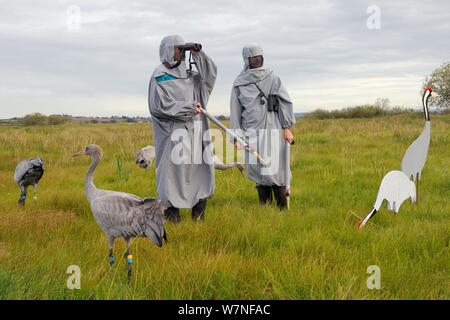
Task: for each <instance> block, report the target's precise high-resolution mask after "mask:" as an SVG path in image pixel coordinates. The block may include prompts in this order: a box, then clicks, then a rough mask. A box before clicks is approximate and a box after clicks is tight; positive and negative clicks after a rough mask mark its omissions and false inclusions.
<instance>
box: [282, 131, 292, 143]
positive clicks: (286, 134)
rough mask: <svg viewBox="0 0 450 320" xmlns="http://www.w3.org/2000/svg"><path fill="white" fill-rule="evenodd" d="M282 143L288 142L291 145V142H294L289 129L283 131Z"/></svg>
mask: <svg viewBox="0 0 450 320" xmlns="http://www.w3.org/2000/svg"><path fill="white" fill-rule="evenodd" d="M284 141H288V142H289V143H291V144H292V141H294V136H293V135H292V132H291V130H290V129H289V128H285V129H284Z"/></svg>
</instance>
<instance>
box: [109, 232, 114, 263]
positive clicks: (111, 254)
mask: <svg viewBox="0 0 450 320" xmlns="http://www.w3.org/2000/svg"><path fill="white" fill-rule="evenodd" d="M108 246H109V266H110V267H112V266H113V264H114V256H113V246H114V238H113V237H108Z"/></svg>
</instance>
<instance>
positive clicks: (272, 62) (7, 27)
mask: <svg viewBox="0 0 450 320" xmlns="http://www.w3.org/2000/svg"><path fill="white" fill-rule="evenodd" d="M371 5H375V6H377V7H378V8H379V9H380V20H379V27H380V28H379V29H377V28H376V27H377V21H378V20H374V19H375V18H376V13H374V11H371V10H369V13H368V12H367V9H368V7H369V6H371ZM78 9H79V10H80V15H79V19H78V18H77V17H78V16H77V10H78ZM368 19H369V26H370V27H371V28H368V26H367V22H368ZM77 21H80V24H79V28H78V27H77V26H78V25H77ZM374 27H375V28H374ZM169 34H180V35H181V36H182V37H183V38H184V39H185V40H186V41H198V42H201V43H203V47H204V50H205V52H206V53H207V54H208V55H210V56H211V57H212V59H213V60H214V61H215V62H216V64H217V67H218V77H217V81H216V85H215V88H214V90H213V93H212V95H211V97H210V101H209V106H208V108H209V109H210V110H211V111H212V112H213V113H214V114H229V95H230V90H231V84H232V82H233V80H234V78H235V77H236V75H237V74H238V73H239V72H240V70H241V69H242V67H243V61H242V56H241V50H242V47H243V46H244V45H245V44H248V43H252V42H257V43H259V44H260V45H261V46H262V47H263V49H264V51H265V65H266V66H268V67H269V68H272V69H273V70H274V71H275V72H276V73H277V74H278V75H279V76H280V78H281V80H282V82H283V84H284V85H285V87H286V88H287V90H288V92H289V94H290V96H291V98H292V100H293V102H294V110H295V112H308V111H311V110H314V109H316V108H319V107H320V108H325V109H334V108H342V107H345V106H354V105H358V104H365V103H373V102H374V101H375V99H376V98H378V97H388V98H389V99H390V100H391V103H392V104H393V105H403V106H406V107H413V108H416V107H417V108H419V107H420V90H421V85H422V82H423V80H424V78H425V77H426V76H427V75H429V74H430V73H431V72H432V71H433V70H434V69H435V68H437V67H439V66H440V65H441V64H442V63H444V62H448V61H450V1H448V0H442V1H413V0H411V1H396V2H395V3H394V1H379V0H373V1H337V0H336V1H331V0H330V1H326V0H314V1H301V2H300V1H269V0H267V1H266V0H264V1H263V0H257V1H242V0H239V1H233V0H231V1H230V0H228V1H218V2H217V3H216V2H214V1H207V0H204V1H171V0H159V1H153V0H151V1H113V0H110V1H107V0H103V1H92V0H87V1H36V0H34V1H1V0H0V70H1V72H0V118H10V117H15V116H23V115H25V114H27V113H31V112H41V113H44V114H47V115H48V114H55V113H56V114H61V113H65V114H71V115H92V116H111V115H129V116H148V115H149V112H148V106H147V90H148V81H149V77H150V75H151V73H152V71H153V69H154V68H155V67H156V66H157V65H158V64H159V56H158V54H159V43H160V40H161V38H162V37H164V36H165V35H169Z"/></svg>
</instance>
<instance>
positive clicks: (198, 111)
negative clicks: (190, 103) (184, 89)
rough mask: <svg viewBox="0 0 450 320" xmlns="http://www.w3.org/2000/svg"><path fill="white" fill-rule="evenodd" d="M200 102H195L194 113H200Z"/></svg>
mask: <svg viewBox="0 0 450 320" xmlns="http://www.w3.org/2000/svg"><path fill="white" fill-rule="evenodd" d="M201 106H202V105H201V104H200V103H197V106H196V107H195V114H200V113H202V111H201V110H200V108H201Z"/></svg>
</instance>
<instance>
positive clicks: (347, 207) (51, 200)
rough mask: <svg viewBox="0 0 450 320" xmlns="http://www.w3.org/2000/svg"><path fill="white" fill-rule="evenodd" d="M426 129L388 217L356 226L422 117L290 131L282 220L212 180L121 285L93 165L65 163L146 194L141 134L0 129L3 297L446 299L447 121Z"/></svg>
mask: <svg viewBox="0 0 450 320" xmlns="http://www.w3.org/2000/svg"><path fill="white" fill-rule="evenodd" d="M431 122H432V123H431V127H432V138H431V145H430V149H429V153H428V160H427V163H426V165H425V168H424V170H423V172H422V181H421V182H420V194H419V203H418V205H416V204H411V203H410V202H409V201H406V202H404V203H403V205H402V207H401V209H400V213H399V214H398V215H396V216H394V214H393V213H392V212H391V211H387V209H386V206H385V204H384V205H383V207H382V209H381V210H380V212H379V213H378V214H377V215H376V216H375V217H374V218H373V219H372V220H371V221H372V222H373V224H368V225H367V226H366V227H364V228H363V229H361V230H358V229H357V227H356V225H357V222H358V220H359V218H358V217H357V216H360V217H363V216H364V215H365V214H367V213H368V212H369V211H370V209H371V208H372V205H373V203H374V201H375V197H376V195H377V191H378V187H379V184H380V181H381V179H382V178H383V176H384V175H385V174H386V173H387V172H388V171H390V170H398V169H400V163H401V159H402V156H403V153H404V152H405V150H406V148H407V147H408V146H409V144H410V143H411V142H412V141H413V140H414V139H415V138H416V137H417V136H418V135H419V134H420V132H421V131H422V128H423V125H424V120H423V116H422V115H420V114H417V115H399V116H391V117H382V118H376V119H347V120H344V119H335V120H308V121H306V120H299V121H297V124H296V126H295V129H294V135H295V136H296V145H295V146H293V147H292V148H291V150H292V157H291V160H292V169H293V170H292V171H293V176H294V179H293V181H292V195H291V210H290V211H288V212H281V213H280V212H279V211H278V210H277V209H276V208H274V207H269V206H266V207H261V206H259V205H258V204H257V193H256V189H255V186H254V184H253V183H252V182H251V181H249V180H247V179H243V178H242V177H241V176H240V174H239V172H238V171H237V170H231V171H226V172H218V171H216V191H215V195H214V198H213V199H212V200H211V201H209V203H208V207H207V212H206V220H205V222H204V223H194V222H192V221H191V219H190V211H189V210H182V218H183V221H182V223H180V224H178V225H173V224H170V223H167V224H166V229H167V233H168V238H169V242H168V244H167V245H165V246H163V248H162V249H160V248H158V247H156V246H155V245H153V244H152V243H151V242H150V240H148V239H145V238H139V239H136V240H134V241H133V242H132V246H131V250H132V253H133V257H134V264H133V266H134V272H133V277H132V280H131V282H130V283H129V284H128V283H127V276H126V261H125V259H123V258H121V255H122V253H123V252H124V251H125V245H124V243H123V241H122V240H117V241H116V244H115V256H116V265H115V266H114V267H113V268H112V269H110V268H109V264H108V246H107V241H106V237H105V235H104V233H103V231H102V230H101V229H100V227H98V225H97V223H96V222H95V220H94V218H93V216H92V214H91V212H90V208H89V204H88V202H87V199H86V197H85V194H84V187H83V184H84V177H85V174H86V171H87V168H88V166H89V163H90V158H87V157H84V158H83V157H82V158H72V154H74V153H75V152H78V151H80V150H82V149H83V148H84V147H85V146H86V145H87V144H89V143H96V144H99V145H101V146H102V148H103V151H104V153H105V157H104V160H103V161H102V163H101V164H100V166H99V168H98V169H97V172H96V176H95V183H96V185H97V187H99V188H102V189H111V190H119V191H126V192H130V193H134V194H137V195H139V196H141V197H146V196H156V184H155V176H154V164H153V165H152V173H151V174H149V173H146V172H145V171H144V170H142V169H140V168H139V167H138V166H137V165H135V163H134V154H135V151H136V149H137V148H140V147H143V146H145V145H148V144H152V143H153V138H152V129H151V125H149V124H110V125H109V124H108V125H102V124H97V125H62V126H51V127H50V126H39V127H11V126H3V127H0V187H1V189H0V190H1V192H0V299H449V298H450V281H449V278H450V277H449V265H450V258H449V257H450V250H449V235H450V232H449V231H450V228H449V227H450V220H449V212H450V205H449V198H450V192H449V190H450V173H449V167H448V164H449V162H448V161H449V156H450V116H449V115H445V116H434V117H432V120H431ZM37 155H42V156H43V158H44V159H45V161H46V162H45V165H46V172H45V175H44V177H43V179H42V181H41V183H40V184H39V187H38V197H39V200H38V203H37V204H36V205H35V204H34V203H33V201H32V199H31V197H29V198H28V200H27V204H26V207H25V208H24V209H23V208H19V207H18V206H17V200H18V198H19V195H20V192H19V188H18V187H17V185H15V183H14V181H13V175H14V169H15V166H16V165H17V163H18V162H19V161H21V160H23V159H26V158H29V157H33V156H37ZM117 160H118V161H122V167H123V169H122V176H121V177H120V176H119V175H118V170H117V165H116V161H117ZM30 191H31V189H30ZM70 265H78V266H79V267H80V268H81V273H82V275H81V290H73V291H72V290H69V289H67V288H66V281H67V279H68V277H69V275H68V274H66V269H67V267H68V266H70ZM370 265H378V266H379V267H380V268H381V289H380V290H369V289H368V288H367V286H366V280H367V278H368V277H369V275H368V274H366V269H367V267H368V266H370Z"/></svg>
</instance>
